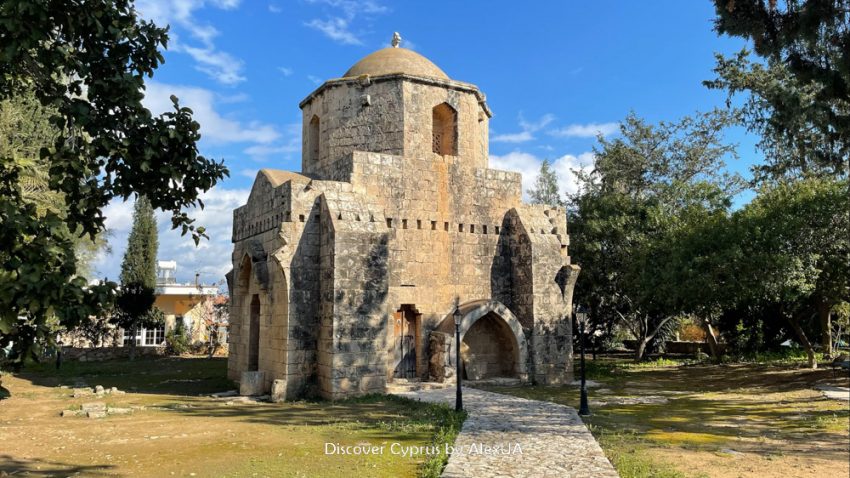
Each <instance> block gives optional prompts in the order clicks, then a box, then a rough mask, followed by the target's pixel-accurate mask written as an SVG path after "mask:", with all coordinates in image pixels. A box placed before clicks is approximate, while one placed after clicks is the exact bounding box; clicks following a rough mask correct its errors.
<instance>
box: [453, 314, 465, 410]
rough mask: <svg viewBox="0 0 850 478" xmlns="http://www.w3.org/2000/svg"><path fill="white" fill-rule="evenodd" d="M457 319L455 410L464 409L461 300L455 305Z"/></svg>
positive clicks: (455, 317)
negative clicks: (461, 365) (461, 367)
mask: <svg viewBox="0 0 850 478" xmlns="http://www.w3.org/2000/svg"><path fill="white" fill-rule="evenodd" d="M452 315H453V316H454V319H455V359H456V360H457V362H456V363H455V367H456V368H457V370H456V371H455V377H457V394H456V395H455V411H458V412H459V411H461V410H463V392H461V389H460V321H461V319H463V315H462V314H461V313H460V301H458V304H457V305H455V311H454V312H453V313H452Z"/></svg>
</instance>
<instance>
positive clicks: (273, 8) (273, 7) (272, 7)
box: [269, 3, 283, 13]
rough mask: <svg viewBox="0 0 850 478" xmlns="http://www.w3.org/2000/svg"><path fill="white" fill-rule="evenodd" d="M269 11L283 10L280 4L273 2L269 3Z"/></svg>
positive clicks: (277, 11) (279, 11)
mask: <svg viewBox="0 0 850 478" xmlns="http://www.w3.org/2000/svg"><path fill="white" fill-rule="evenodd" d="M269 11H270V12H272V13H281V12H283V8H281V7H280V6H278V5H276V4H274V3H270V4H269Z"/></svg>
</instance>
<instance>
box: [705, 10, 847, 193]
mask: <svg viewBox="0 0 850 478" xmlns="http://www.w3.org/2000/svg"><path fill="white" fill-rule="evenodd" d="M714 3H715V7H716V11H717V18H716V20H715V30H716V31H717V32H718V33H720V34H728V35H732V36H738V37H742V38H745V39H748V40H751V41H752V42H753V45H754V53H755V56H756V58H753V55H751V53H750V52H749V51H747V50H743V51H741V52H740V53H738V54H737V55H736V56H735V57H732V58H725V57H723V56H722V55H718V56H717V68H716V69H715V72H716V73H717V74H718V76H719V77H718V78H717V79H715V80H713V81H708V82H706V84H707V85H708V86H709V87H711V88H719V89H726V90H728V92H729V95H730V100H731V97H732V96H734V95H736V94H738V93H746V94H748V99H747V100H746V102H745V104H744V107H743V111H744V113H745V118H744V119H745V123H746V124H747V126H748V127H749V129H750V130H752V131H755V132H757V133H758V134H760V135H761V142H760V147H761V148H762V149H763V150H764V151H765V152H766V153H767V155H768V164H767V165H765V166H762V167H760V168H759V170H760V172H761V173H762V178H765V177H766V178H768V179H769V178H776V177H786V178H787V177H793V175H795V174H797V173H800V172H804V173H807V174H812V173H818V174H831V175H840V176H846V175H847V173H848V156H850V101H848V98H850V28H848V25H850V2H849V1H848V0H786V1H784V2H777V1H775V0H773V1H770V2H767V3H765V2H764V0H714Z"/></svg>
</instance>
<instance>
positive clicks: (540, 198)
mask: <svg viewBox="0 0 850 478" xmlns="http://www.w3.org/2000/svg"><path fill="white" fill-rule="evenodd" d="M528 195H529V196H531V202H532V203H533V204H547V205H549V206H563V205H564V201H563V200H562V199H561V196H560V194H559V193H558V176H556V175H555V171H554V170H552V168H551V167H550V163H549V160H548V159H544V160H543V164H541V165H540V175H539V176H537V180H536V181H534V187H533V188H531V189H529V190H528Z"/></svg>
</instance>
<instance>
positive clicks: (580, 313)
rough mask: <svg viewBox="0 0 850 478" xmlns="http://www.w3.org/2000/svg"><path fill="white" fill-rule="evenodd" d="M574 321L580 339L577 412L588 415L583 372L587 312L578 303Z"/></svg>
mask: <svg viewBox="0 0 850 478" xmlns="http://www.w3.org/2000/svg"><path fill="white" fill-rule="evenodd" d="M576 322H578V326H579V332H578V333H579V341H581V405H580V406H579V409H578V414H579V415H590V407H588V405H587V383H586V382H587V381H586V377H585V373H584V327H585V325H586V324H587V312H585V310H584V307H582V306H580V305H578V306H576Z"/></svg>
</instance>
